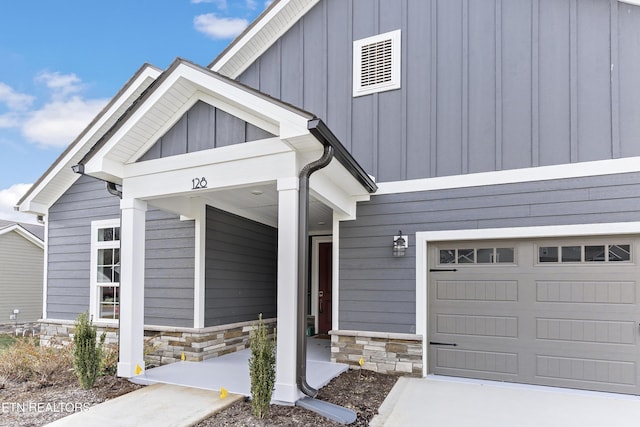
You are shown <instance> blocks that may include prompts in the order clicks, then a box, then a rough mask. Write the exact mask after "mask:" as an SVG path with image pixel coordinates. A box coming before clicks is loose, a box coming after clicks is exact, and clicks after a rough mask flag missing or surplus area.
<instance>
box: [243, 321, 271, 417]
mask: <svg viewBox="0 0 640 427" xmlns="http://www.w3.org/2000/svg"><path fill="white" fill-rule="evenodd" d="M275 350H276V340H275V335H274V337H273V338H271V337H269V331H268V330H267V327H266V326H265V324H264V321H263V320H262V313H261V314H260V317H259V319H258V325H257V327H256V328H255V329H254V330H253V331H252V333H251V358H250V359H249V375H250V376H251V411H252V412H253V415H255V416H256V417H258V418H264V416H265V415H266V414H267V412H268V411H269V404H270V403H271V394H272V393H273V387H274V384H275V381H276V351H275Z"/></svg>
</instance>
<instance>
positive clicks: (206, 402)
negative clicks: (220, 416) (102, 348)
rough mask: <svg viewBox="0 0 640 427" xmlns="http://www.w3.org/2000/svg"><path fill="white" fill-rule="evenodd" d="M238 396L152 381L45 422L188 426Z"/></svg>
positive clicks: (78, 426)
mask: <svg viewBox="0 0 640 427" xmlns="http://www.w3.org/2000/svg"><path fill="white" fill-rule="evenodd" d="M240 399H244V397H243V396H240V395H235V394H229V395H227V397H226V398H224V399H221V398H220V393H219V392H215V391H210V390H201V389H195V388H189V387H181V386H176V385H170V384H154V385H151V386H148V387H145V388H141V389H139V390H136V391H133V392H131V393H127V394H125V395H123V396H120V397H117V398H115V399H113V400H108V401H106V402H104V403H101V404H99V405H96V406H93V407H91V408H90V409H89V410H88V411H84V412H77V413H75V414H73V415H69V416H67V417H64V418H61V419H59V420H57V421H54V422H53V423H50V424H47V426H49V427H87V426H91V427H131V426H136V427H146V426H149V427H156V426H167V427H168V426H172V427H179V426H190V425H193V424H196V423H197V422H199V421H201V420H203V419H205V418H208V417H209V416H211V415H212V414H214V413H215V412H218V411H220V410H222V409H224V408H226V407H227V406H229V405H231V404H232V403H234V402H236V401H238V400H240Z"/></svg>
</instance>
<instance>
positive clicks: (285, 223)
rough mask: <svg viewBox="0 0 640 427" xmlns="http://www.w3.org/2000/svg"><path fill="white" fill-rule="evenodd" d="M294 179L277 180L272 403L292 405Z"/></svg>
mask: <svg viewBox="0 0 640 427" xmlns="http://www.w3.org/2000/svg"><path fill="white" fill-rule="evenodd" d="M297 259H298V178H297V177H292V178H282V179H279V180H278V326H277V328H278V329H277V344H276V345H277V355H276V384H275V390H274V393H273V400H274V401H277V402H280V403H285V404H286V403H289V404H293V403H295V402H296V401H297V400H298V399H299V398H300V397H302V393H300V391H299V390H298V386H297V385H296V342H297V340H296V323H297V322H296V317H297V316H296V313H297V298H298V261H297Z"/></svg>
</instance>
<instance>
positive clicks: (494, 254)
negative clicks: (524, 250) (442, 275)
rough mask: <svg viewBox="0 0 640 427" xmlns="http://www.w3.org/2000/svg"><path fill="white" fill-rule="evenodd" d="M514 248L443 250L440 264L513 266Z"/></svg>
mask: <svg viewBox="0 0 640 427" xmlns="http://www.w3.org/2000/svg"><path fill="white" fill-rule="evenodd" d="M514 260H515V250H514V248H462V249H441V250H440V264H513V263H514Z"/></svg>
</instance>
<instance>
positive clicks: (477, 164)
mask: <svg viewBox="0 0 640 427" xmlns="http://www.w3.org/2000/svg"><path fill="white" fill-rule="evenodd" d="M495 16H496V1H495V0H479V1H478V0H474V1H470V2H469V50H468V51H469V65H468V68H469V70H468V74H469V88H468V91H469V105H468V107H467V108H468V117H469V131H468V140H469V141H468V145H469V148H468V150H469V172H471V173H473V172H486V171H492V170H494V169H495V165H496V156H495V152H496V148H495V144H496V131H495V129H496V96H495V93H496V51H495V47H496V40H495V37H496V33H495V24H496V23H495Z"/></svg>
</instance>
